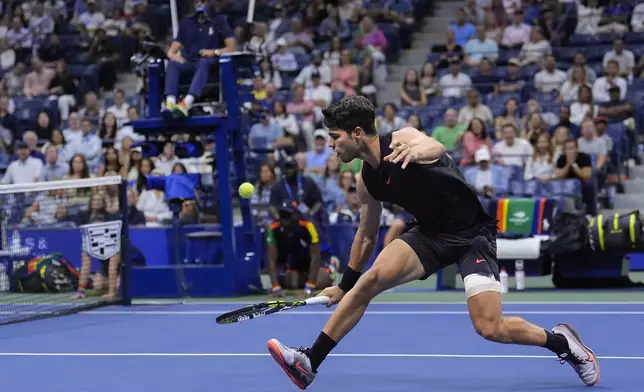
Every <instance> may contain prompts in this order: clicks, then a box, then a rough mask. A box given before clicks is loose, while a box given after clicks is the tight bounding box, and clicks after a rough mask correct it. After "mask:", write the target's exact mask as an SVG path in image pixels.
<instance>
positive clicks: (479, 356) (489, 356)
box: [0, 352, 644, 361]
mask: <svg viewBox="0 0 644 392" xmlns="http://www.w3.org/2000/svg"><path fill="white" fill-rule="evenodd" d="M268 356H270V354H268V353H2V352H0V357H194V358H203V357H214V358H217V357H228V358H230V357H237V358H244V357H268ZM329 356H330V357H344V358H465V359H550V360H553V359H557V358H556V357H554V356H549V355H494V354H329ZM597 358H598V359H602V360H625V361H644V357H635V356H603V357H597Z"/></svg>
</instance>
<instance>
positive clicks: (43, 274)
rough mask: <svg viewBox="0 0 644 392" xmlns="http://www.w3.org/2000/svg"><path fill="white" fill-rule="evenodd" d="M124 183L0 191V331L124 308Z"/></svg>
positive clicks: (91, 181)
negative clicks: (99, 308)
mask: <svg viewBox="0 0 644 392" xmlns="http://www.w3.org/2000/svg"><path fill="white" fill-rule="evenodd" d="M126 186H127V184H126V182H125V181H124V180H123V179H122V178H121V177H118V176H111V177H101V178H88V179H80V180H61V181H50V182H42V183H28V184H13V185H0V203H1V205H2V208H1V209H0V240H1V241H0V324H8V323H14V322H20V321H27V320H33V319H39V318H43V317H52V316H57V315H62V314H69V313H75V312H78V311H81V310H87V309H89V308H93V307H97V306H101V305H106V304H113V303H119V302H120V303H123V302H126V299H127V298H128V295H127V290H126V285H125V284H122V282H124V281H126V279H124V278H125V274H126V270H127V269H126V268H124V267H125V266H126V265H127V264H128V263H129V260H128V257H127V254H126V253H127V252H126V250H127V244H128V243H129V241H128V228H127V214H126V213H125V212H126V211H127V193H126V192H127V191H126Z"/></svg>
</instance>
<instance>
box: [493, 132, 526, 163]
mask: <svg viewBox="0 0 644 392" xmlns="http://www.w3.org/2000/svg"><path fill="white" fill-rule="evenodd" d="M517 133H518V132H517V128H516V127H515V126H514V124H512V123H508V124H505V125H504V126H503V129H502V134H503V140H501V141H500V142H497V143H496V144H495V145H494V147H493V148H492V155H494V158H495V162H496V163H498V164H499V165H506V166H518V167H523V165H524V163H525V162H526V161H527V160H528V158H529V157H530V155H532V145H531V144H530V142H529V141H527V140H525V139H521V138H519V137H517Z"/></svg>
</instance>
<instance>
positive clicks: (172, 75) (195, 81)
mask: <svg viewBox="0 0 644 392" xmlns="http://www.w3.org/2000/svg"><path fill="white" fill-rule="evenodd" d="M194 4H195V11H196V13H195V14H194V15H192V16H190V17H188V18H186V19H185V20H184V21H183V22H181V25H180V26H179V32H178V33H177V36H176V38H175V39H174V41H173V42H172V44H171V45H170V49H168V53H167V55H168V59H169V60H170V62H169V63H168V67H167V69H166V74H165V94H166V107H165V109H164V110H163V115H164V117H170V116H172V115H174V116H175V117H187V116H188V112H189V111H190V108H191V107H192V104H193V103H194V102H195V100H196V99H197V98H199V96H200V95H201V93H202V91H203V88H204V87H205V86H206V83H207V82H208V74H209V72H210V70H211V68H212V67H213V65H215V64H216V62H217V57H219V56H220V55H222V54H224V53H230V52H234V51H235V50H236V40H235V36H234V34H233V31H232V30H231V29H230V26H228V23H227V22H226V19H225V18H224V17H223V16H219V15H218V16H213V15H209V14H208V6H207V4H206V0H195V2H194ZM222 46H223V47H222ZM179 50H181V54H179ZM184 72H194V76H193V78H192V83H191V84H190V89H189V90H188V95H186V97H185V98H184V99H183V100H182V101H181V102H179V103H177V94H178V92H179V80H180V77H181V74H182V73H184Z"/></svg>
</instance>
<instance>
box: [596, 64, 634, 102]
mask: <svg viewBox="0 0 644 392" xmlns="http://www.w3.org/2000/svg"><path fill="white" fill-rule="evenodd" d="M605 71H606V76H602V77H600V78H597V80H595V83H593V99H594V100H595V102H597V103H604V102H608V101H610V94H609V90H610V88H611V87H619V91H620V93H621V94H622V95H621V98H622V100H624V99H625V98H626V92H627V91H628V85H627V83H626V80H625V79H624V78H622V77H621V76H619V63H618V62H617V60H613V59H611V60H608V62H607V63H606V68H605Z"/></svg>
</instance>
